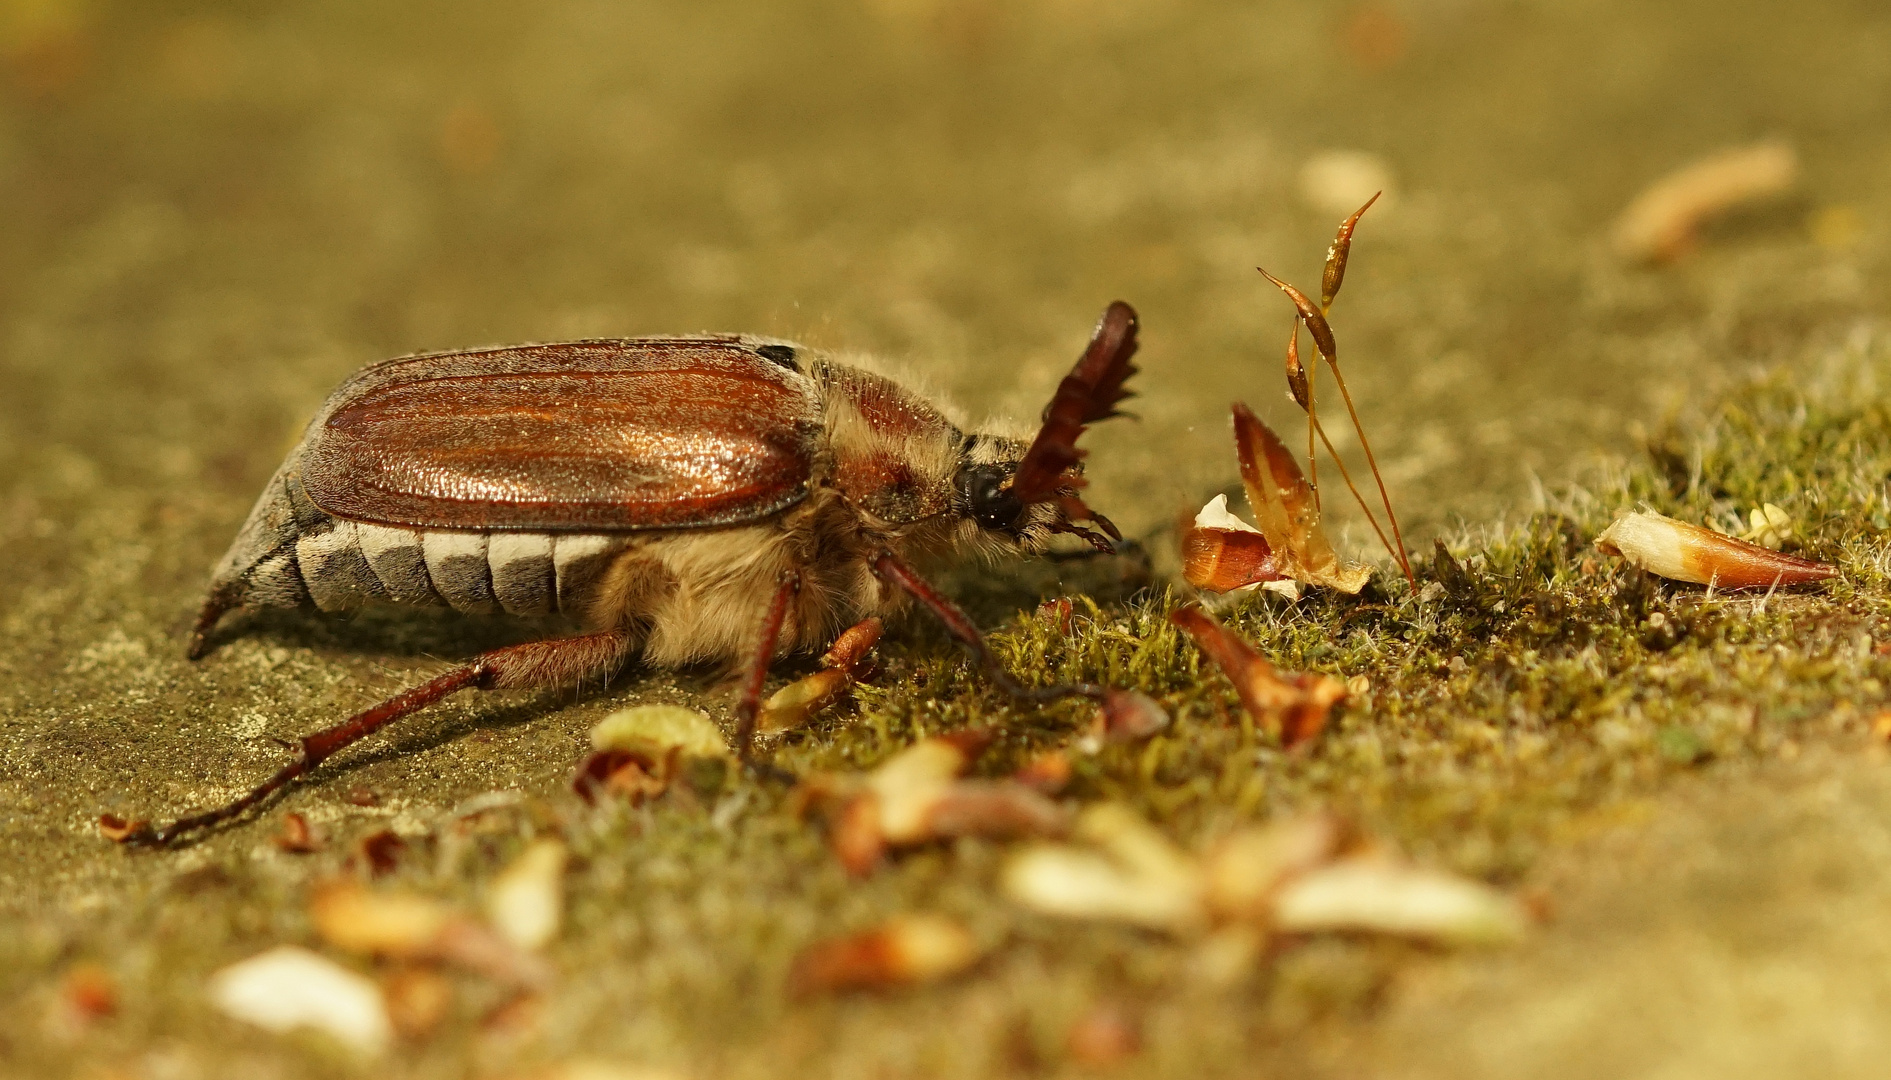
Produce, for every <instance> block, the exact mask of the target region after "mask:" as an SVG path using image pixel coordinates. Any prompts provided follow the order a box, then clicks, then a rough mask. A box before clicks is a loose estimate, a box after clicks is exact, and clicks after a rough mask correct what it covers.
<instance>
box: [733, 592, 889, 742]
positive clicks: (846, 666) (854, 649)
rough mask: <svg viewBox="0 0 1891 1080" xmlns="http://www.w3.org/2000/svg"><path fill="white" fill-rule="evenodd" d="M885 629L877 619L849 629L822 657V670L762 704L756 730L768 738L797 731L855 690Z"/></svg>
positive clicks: (793, 683) (782, 690) (868, 620)
mask: <svg viewBox="0 0 1891 1080" xmlns="http://www.w3.org/2000/svg"><path fill="white" fill-rule="evenodd" d="M883 629H884V628H883V626H882V625H881V623H880V620H879V619H877V618H872V619H867V620H866V621H864V622H861V623H859V624H858V625H855V626H852V627H849V628H848V629H847V631H846V632H845V633H843V634H841V636H840V637H838V638H836V639H835V640H834V644H833V646H832V647H831V648H829V649H828V650H827V653H826V654H825V655H824V656H822V657H821V664H822V665H823V666H822V668H821V670H819V671H817V672H815V673H814V674H812V675H809V676H807V677H805V678H802V679H797V680H795V681H794V682H791V683H789V684H788V685H787V686H784V687H782V688H781V689H780V690H777V691H775V693H774V694H773V695H772V696H770V697H769V699H768V700H767V701H765V702H763V703H762V711H761V715H760V717H759V718H758V719H757V722H756V726H755V730H756V731H758V732H760V733H761V734H764V735H779V734H781V733H782V732H784V731H793V730H794V729H795V728H798V727H800V726H802V725H803V724H806V723H807V722H808V721H809V720H811V719H813V718H814V714H815V713H817V712H820V711H821V710H822V709H824V708H826V707H827V706H828V705H830V704H832V703H833V702H835V701H836V700H838V699H839V698H840V696H841V695H842V694H845V693H846V692H847V691H848V690H850V689H852V688H853V685H854V683H855V682H856V681H858V680H859V679H860V678H862V677H863V676H865V675H866V674H867V668H868V667H869V662H868V654H869V653H871V652H872V651H873V646H874V645H875V644H876V643H878V642H879V640H880V634H881V632H882V631H883Z"/></svg>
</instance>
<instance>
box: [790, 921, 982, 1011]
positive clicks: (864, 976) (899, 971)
mask: <svg viewBox="0 0 1891 1080" xmlns="http://www.w3.org/2000/svg"><path fill="white" fill-rule="evenodd" d="M979 951H980V950H979V947H978V942H977V940H976V939H975V938H973V937H972V934H971V932H970V931H969V930H967V929H965V927H963V926H961V925H960V924H959V923H957V922H955V921H953V920H951V919H948V918H945V917H943V916H940V915H902V916H899V917H896V918H893V919H890V920H888V921H887V922H885V923H883V924H881V925H880V926H878V927H875V928H874V929H872V930H868V931H866V932H864V933H860V934H852V935H849V936H847V937H842V938H835V939H833V940H830V941H822V942H817V943H816V944H814V945H811V946H809V947H808V948H806V949H804V950H802V951H801V953H800V954H799V955H798V956H796V957H795V959H794V963H793V966H792V967H791V968H790V969H789V973H788V992H789V993H790V994H792V995H794V996H796V997H806V996H809V995H812V994H823V993H833V992H835V991H839V990H874V989H882V988H886V987H893V986H906V985H912V984H915V983H925V982H932V981H934V980H937V979H943V978H945V977H947V976H950V975H956V974H958V973H959V972H961V971H964V970H965V969H966V968H968V967H971V966H972V964H974V963H976V962H977V960H978V957H979Z"/></svg>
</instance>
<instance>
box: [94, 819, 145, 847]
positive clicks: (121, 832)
mask: <svg viewBox="0 0 1891 1080" xmlns="http://www.w3.org/2000/svg"><path fill="white" fill-rule="evenodd" d="M150 827H151V823H150V822H148V821H129V820H126V819H125V818H121V817H119V816H118V815H117V814H100V815H99V816H98V831H99V835H100V836H103V837H104V838H105V839H107V840H110V841H111V842H113V843H114V844H122V843H124V842H126V841H127V840H130V839H131V838H132V837H134V836H139V835H142V834H143V833H145V832H146V831H148V830H149V829H150Z"/></svg>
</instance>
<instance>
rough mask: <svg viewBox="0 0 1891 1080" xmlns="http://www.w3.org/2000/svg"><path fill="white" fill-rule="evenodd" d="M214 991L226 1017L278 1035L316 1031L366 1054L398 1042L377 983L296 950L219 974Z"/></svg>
mask: <svg viewBox="0 0 1891 1080" xmlns="http://www.w3.org/2000/svg"><path fill="white" fill-rule="evenodd" d="M209 992H210V1000H211V1001H212V1002H213V1003H215V1005H216V1006H217V1008H218V1009H219V1010H220V1011H222V1012H223V1013H224V1014H225V1015H228V1016H232V1017H235V1018H236V1019H238V1020H242V1021H245V1022H246V1023H251V1024H255V1025H256V1026H258V1027H261V1028H264V1029H266V1030H269V1031H274V1032H288V1031H292V1030H294V1029H296V1028H302V1027H308V1028H314V1029H315V1030H317V1031H321V1032H324V1033H326V1034H328V1035H330V1036H332V1037H333V1038H335V1039H336V1040H337V1041H339V1042H341V1043H343V1044H344V1045H346V1046H349V1047H351V1048H353V1049H354V1050H356V1051H358V1052H360V1053H362V1054H366V1055H371V1056H372V1055H378V1054H380V1053H381V1052H382V1051H384V1050H386V1049H387V1045H388V1042H389V1041H390V1040H391V1038H392V1037H393V1025H392V1023H390V1022H389V1020H388V1015H387V1006H386V1003H385V1001H384V1000H383V999H382V996H381V988H380V987H378V986H376V985H375V983H374V981H373V980H372V979H369V978H367V977H365V976H363V975H359V974H357V973H355V972H352V971H349V970H348V969H347V968H344V967H342V966H341V965H340V964H337V963H335V962H334V961H332V960H329V959H327V958H325V957H322V956H319V955H317V954H315V953H312V952H310V951H309V950H307V949H303V948H299V947H297V946H294V945H279V946H277V947H276V948H273V949H270V950H269V951H268V952H264V953H259V954H257V955H255V956H252V957H250V958H249V959H247V960H242V961H238V962H237V963H234V964H231V965H230V966H229V967H226V968H224V969H222V970H220V971H218V972H216V973H215V974H214V975H212V976H211V977H210V985H209Z"/></svg>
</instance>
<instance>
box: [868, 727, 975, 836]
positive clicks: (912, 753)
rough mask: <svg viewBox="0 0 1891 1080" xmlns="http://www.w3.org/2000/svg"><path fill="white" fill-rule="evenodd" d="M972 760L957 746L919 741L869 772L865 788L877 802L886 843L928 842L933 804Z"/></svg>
mask: <svg viewBox="0 0 1891 1080" xmlns="http://www.w3.org/2000/svg"><path fill="white" fill-rule="evenodd" d="M971 761H972V759H971V755H970V754H968V753H966V751H965V749H964V748H963V747H961V746H959V745H958V744H957V743H954V742H952V741H950V740H946V739H921V740H920V741H918V742H916V743H914V744H913V745H911V746H909V747H907V748H906V749H904V750H902V751H900V752H899V753H897V754H894V755H893V756H892V757H890V758H888V759H887V760H886V761H885V762H883V763H881V765H880V766H879V767H878V768H876V769H874V770H873V772H871V773H869V774H868V776H867V781H866V783H867V789H868V790H869V791H871V792H872V793H873V795H874V796H875V797H876V798H878V800H879V807H880V832H881V835H882V836H884V837H885V839H886V841H887V842H888V843H891V844H913V843H918V842H919V841H921V840H925V839H927V838H928V837H929V835H930V834H929V832H928V829H927V821H928V819H929V817H930V815H931V813H932V808H933V806H934V804H936V803H937V802H938V801H939V799H940V798H942V797H943V796H944V795H945V792H946V789H947V788H948V787H949V786H951V783H952V781H953V780H954V779H956V778H957V777H958V775H959V774H960V773H962V772H964V771H965V770H966V768H967V766H969V765H970V764H971Z"/></svg>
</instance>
